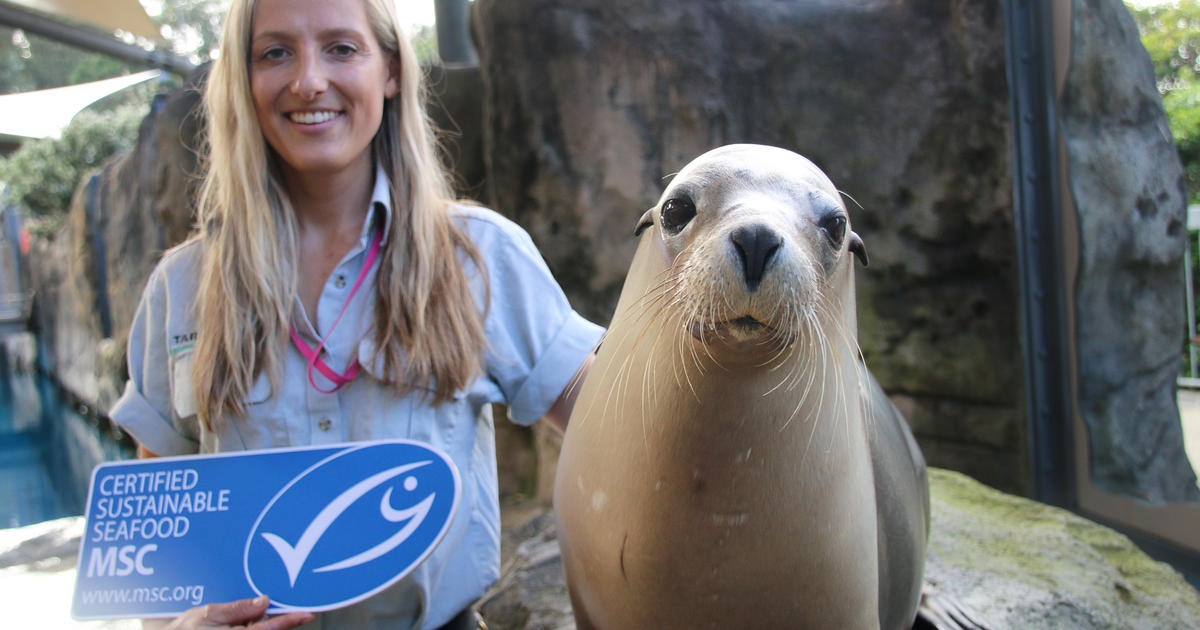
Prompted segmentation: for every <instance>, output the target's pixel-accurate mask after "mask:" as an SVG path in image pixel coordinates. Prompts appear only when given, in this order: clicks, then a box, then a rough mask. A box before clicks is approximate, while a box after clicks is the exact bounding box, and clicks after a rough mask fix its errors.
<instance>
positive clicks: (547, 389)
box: [470, 209, 604, 424]
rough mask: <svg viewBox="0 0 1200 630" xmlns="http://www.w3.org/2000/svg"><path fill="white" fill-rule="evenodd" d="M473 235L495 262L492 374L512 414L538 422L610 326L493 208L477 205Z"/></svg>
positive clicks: (491, 273)
mask: <svg viewBox="0 0 1200 630" xmlns="http://www.w3.org/2000/svg"><path fill="white" fill-rule="evenodd" d="M473 212H474V213H476V214H477V215H478V214H479V213H486V214H485V215H484V216H483V217H479V216H475V217H474V219H473V220H472V221H471V224H472V225H471V230H470V231H471V233H472V239H473V240H474V241H475V244H476V246H477V247H479V249H480V253H481V254H482V255H483V257H484V261H485V263H486V265H487V270H488V278H489V281H490V284H489V289H490V291H489V295H490V303H489V305H488V311H487V320H486V322H485V325H484V328H485V333H486V335H487V340H488V353H487V365H486V368H485V369H486V372H487V375H488V377H489V378H491V379H492V380H493V382H495V383H496V384H497V385H498V387H499V388H500V390H501V392H503V395H504V399H505V402H506V403H507V404H508V409H509V417H510V418H511V419H512V420H513V421H514V422H517V423H520V424H530V423H532V422H535V421H536V420H538V419H539V418H541V417H542V416H544V415H546V412H547V411H548V410H549V409H550V406H551V405H553V404H554V401H555V400H557V399H558V397H559V395H560V394H561V393H562V392H563V390H564V389H565V388H566V387H567V384H568V383H569V382H570V380H571V378H572V377H573V376H574V375H575V372H576V371H577V370H578V369H579V366H581V365H582V364H583V361H584V359H585V358H587V355H588V354H589V353H591V351H592V350H593V349H594V348H595V346H596V343H597V342H598V341H599V340H600V336H601V334H602V333H603V332H604V330H603V329H602V328H601V327H599V326H597V325H595V324H593V323H591V322H589V321H588V320H586V319H584V318H583V317H582V316H581V315H579V314H578V313H576V312H575V311H574V310H573V309H572V308H571V306H570V304H569V303H568V302H567V297H566V296H565V295H564V294H563V291H562V289H561V288H560V287H559V286H558V283H557V282H556V281H555V280H554V277H553V275H551V273H550V269H549V268H548V267H547V266H546V263H545V261H544V260H542V256H541V254H540V253H539V252H538V250H537V248H536V247H535V246H534V244H533V240H532V239H530V238H529V235H528V234H527V233H526V232H525V231H524V230H523V229H521V228H520V227H519V226H517V225H516V224H515V223H512V222H511V221H508V220H507V219H504V218H502V217H500V216H499V215H495V214H494V213H491V212H490V211H486V210H482V209H473Z"/></svg>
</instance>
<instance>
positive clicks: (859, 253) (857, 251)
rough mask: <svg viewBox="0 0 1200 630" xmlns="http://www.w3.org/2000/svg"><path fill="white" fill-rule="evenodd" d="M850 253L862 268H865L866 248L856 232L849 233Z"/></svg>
mask: <svg viewBox="0 0 1200 630" xmlns="http://www.w3.org/2000/svg"><path fill="white" fill-rule="evenodd" d="M850 253H851V254H854V257H855V258H857V259H858V262H860V263H862V266H864V267H866V266H867V246H866V245H865V244H863V240H862V237H861V236H859V235H858V233H857V232H851V233H850Z"/></svg>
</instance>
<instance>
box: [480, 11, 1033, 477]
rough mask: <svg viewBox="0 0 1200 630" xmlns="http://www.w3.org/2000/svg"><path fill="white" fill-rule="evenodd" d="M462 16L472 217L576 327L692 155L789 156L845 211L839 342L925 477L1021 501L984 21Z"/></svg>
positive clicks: (866, 16) (1008, 199)
mask: <svg viewBox="0 0 1200 630" xmlns="http://www.w3.org/2000/svg"><path fill="white" fill-rule="evenodd" d="M473 20H474V23H473V28H474V33H475V37H476V42H477V50H478V51H479V54H480V64H481V66H482V68H483V84H484V88H485V96H484V103H485V109H484V134H485V142H484V147H485V148H484V151H485V156H486V163H487V166H488V178H487V179H488V186H489V188H488V190H489V192H490V198H489V199H488V201H489V202H491V203H492V204H494V206H495V207H496V208H497V209H499V210H500V211H502V212H506V213H508V214H509V216H510V217H512V218H513V219H515V220H516V221H517V222H519V223H520V224H522V225H523V226H525V227H526V228H527V229H528V230H529V231H530V233H531V234H532V236H533V238H534V240H535V241H536V242H537V244H538V247H539V249H540V250H541V252H542V254H543V255H544V256H545V257H546V259H547V261H548V262H549V264H550V267H551V270H552V271H553V272H554V274H555V276H556V278H558V280H559V282H560V283H561V284H562V285H563V288H564V289H565V291H566V293H567V295H568V297H569V298H570V299H571V302H572V304H573V305H574V306H575V307H576V308H577V309H579V310H580V311H581V312H582V313H583V314H585V315H586V316H588V317H590V318H592V319H594V320H595V321H598V322H607V321H608V319H609V317H610V315H611V313H612V310H613V308H614V306H615V303H616V298H617V295H618V293H619V291H620V287H621V284H622V282H623V280H624V277H625V272H626V270H627V268H628V264H629V260H630V259H631V258H632V255H633V248H634V244H635V241H634V239H633V237H632V233H633V228H634V224H635V222H636V220H637V218H638V217H639V216H640V215H641V214H642V213H643V212H644V211H645V209H646V208H647V207H649V206H650V205H652V204H653V203H655V201H656V200H657V198H658V196H659V194H660V193H661V191H662V189H663V188H664V186H665V185H666V184H667V182H668V181H669V179H670V175H671V174H672V173H674V172H675V171H676V170H678V169H679V168H681V167H682V166H683V165H684V164H686V163H687V162H688V161H690V160H691V159H692V158H694V157H695V156H697V155H699V154H700V153H702V152H704V151H705V150H707V149H709V148H711V147H714V146H716V145H720V144H726V143H731V142H759V143H765V144H774V145H779V146H784V147H787V148H790V149H793V150H796V151H798V152H799V153H802V154H805V155H807V156H809V157H811V158H812V159H813V160H814V161H815V162H816V163H817V164H818V165H820V166H821V167H822V168H824V169H825V170H826V171H827V172H828V173H829V175H830V176H831V177H832V179H833V181H834V182H835V183H836V184H837V185H838V186H839V188H840V189H841V190H843V191H845V192H846V193H847V195H848V197H852V198H853V199H855V200H857V203H855V202H853V201H851V202H848V203H849V204H850V206H851V214H852V221H853V223H854V226H855V229H856V230H858V231H859V232H860V233H861V234H862V235H863V237H864V239H865V240H866V244H867V249H868V251H869V252H870V254H871V260H872V262H873V263H874V264H872V266H871V267H869V268H867V269H864V270H861V272H860V273H859V274H858V278H859V280H858V281H859V292H858V293H859V317H860V327H861V329H862V330H861V332H860V335H859V339H860V343H861V344H862V346H863V351H864V353H865V354H866V356H867V359H868V362H869V364H870V365H871V366H872V369H873V370H874V371H875V374H876V375H877V376H878V378H879V379H880V381H881V383H883V385H884V386H885V388H887V389H888V390H889V391H891V392H897V393H903V394H904V396H906V405H907V407H908V412H909V417H910V418H911V419H912V420H913V424H914V426H915V428H916V432H917V435H918V437H919V438H920V439H921V443H922V446H923V447H924V448H925V452H926V456H927V457H928V459H929V460H930V461H931V462H933V463H944V464H952V465H954V466H956V467H961V468H962V469H964V470H965V471H967V472H969V473H971V474H973V475H976V476H978V477H980V478H983V479H985V480H986V481H988V482H989V483H992V484H994V485H998V486H1001V487H1004V488H1006V489H1010V490H1016V491H1020V490H1024V489H1025V488H1027V486H1028V480H1027V479H1026V478H1025V474H1026V473H1025V472H1024V471H1025V466H1024V465H1023V462H1024V461H1025V459H1026V454H1025V449H1026V447H1025V439H1024V422H1025V421H1024V416H1023V414H1024V412H1023V400H1022V398H1021V394H1020V392H1021V389H1022V387H1021V381H1022V374H1021V370H1020V365H1021V360H1020V338H1019V332H1018V325H1017V315H1018V313H1017V303H1018V298H1017V294H1016V291H1017V276H1016V267H1015V264H1014V259H1015V239H1014V237H1013V222H1012V192H1011V190H1012V181H1011V175H1010V173H1009V134H1010V123H1009V118H1008V110H1007V102H1008V91H1007V83H1006V79H1005V62H1004V31H1003V29H1004V24H1003V19H1002V13H1001V10H1000V3H998V2H967V3H931V2H923V1H916V0H903V1H899V2H880V1H879V0H853V1H851V2H796V3H780V2H774V1H773V0H752V1H746V2H736V3H731V2H723V1H720V0H701V1H696V2H687V3H671V4H663V3H661V2H652V1H650V0H574V1H572V2H569V3H564V2H554V1H551V0H477V2H476V3H475V8H474V13H473ZM861 42H870V45H861Z"/></svg>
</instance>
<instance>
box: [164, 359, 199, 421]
mask: <svg viewBox="0 0 1200 630" xmlns="http://www.w3.org/2000/svg"><path fill="white" fill-rule="evenodd" d="M194 354H195V352H194V351H193V350H191V349H188V350H184V351H182V352H179V353H178V354H174V355H171V361H170V362H171V407H172V408H173V409H174V411H175V415H176V417H178V418H181V419H182V418H189V417H191V416H194V415H196V390H195V387H194V386H193V385H192V357H193V355H194Z"/></svg>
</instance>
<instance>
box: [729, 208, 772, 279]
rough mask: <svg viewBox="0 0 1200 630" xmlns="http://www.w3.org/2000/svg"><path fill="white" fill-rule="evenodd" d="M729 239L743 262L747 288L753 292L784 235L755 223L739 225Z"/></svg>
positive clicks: (743, 274) (743, 273) (743, 275)
mask: <svg viewBox="0 0 1200 630" xmlns="http://www.w3.org/2000/svg"><path fill="white" fill-rule="evenodd" d="M729 241H730V242H731V243H733V249H734V251H735V252H737V257H738V260H739V261H740V262H741V264H742V277H743V278H744V279H745V281H746V288H747V289H749V290H750V291H751V292H754V291H756V290H758V285H759V284H760V283H762V278H763V275H764V274H766V272H767V269H768V267H770V265H771V262H772V259H773V258H774V257H775V252H777V251H778V250H779V248H780V247H781V246H782V245H783V237H781V236H779V234H777V233H776V232H775V231H774V230H772V229H771V228H769V227H767V226H765V225H762V224H754V225H743V226H739V227H738V228H737V229H735V230H734V231H733V232H732V233H730V235H729Z"/></svg>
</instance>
